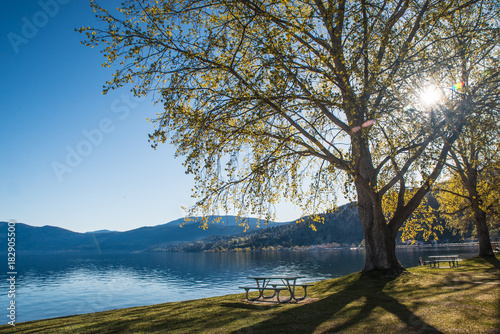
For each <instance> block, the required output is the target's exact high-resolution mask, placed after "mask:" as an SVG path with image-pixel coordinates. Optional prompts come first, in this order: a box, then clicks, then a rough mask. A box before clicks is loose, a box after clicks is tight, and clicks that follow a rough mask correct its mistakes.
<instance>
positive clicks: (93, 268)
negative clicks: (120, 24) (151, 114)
mask: <svg viewBox="0 0 500 334" xmlns="http://www.w3.org/2000/svg"><path fill="white" fill-rule="evenodd" d="M477 253H478V247H477V245H472V246H471V245H469V246H449V247H439V248H438V247H425V248H424V247H411V248H399V249H398V250H397V254H398V259H399V260H400V261H401V263H402V264H403V265H404V266H406V267H412V266H415V265H416V264H417V261H418V258H419V257H420V256H422V257H423V258H424V259H425V258H426V257H427V256H429V255H447V254H460V255H461V256H462V257H464V258H467V257H473V256H476V255H477ZM364 256H365V253H364V250H357V249H340V250H301V251H289V250H287V251H269V252H248V253H142V254H126V255H87V256H85V255H68V254H66V255H62V254H58V255H43V256H42V255H29V256H26V255H24V256H23V255H18V257H17V277H16V297H15V302H16V323H18V322H23V321H29V320H38V319H45V318H53V317H60V316H66V315H72V314H81V313H90V312H98V311H105V310H111V309H117V308H124V307H132V306H142V305H151V304H158V303H165V302H174V301H182V300H190V299H198V298H205V297H213V296H221V295H226V294H233V293H241V292H243V291H242V290H241V289H238V286H241V285H248V284H249V283H250V281H249V280H248V279H247V277H248V276H252V275H273V274H274V275H276V274H292V275H300V276H305V277H306V278H305V279H303V281H304V282H306V281H307V282H314V281H317V280H322V279H328V278H334V277H339V276H343V275H347V274H350V273H353V272H356V271H360V270H361V269H362V268H363V265H364ZM8 290H9V287H8V282H7V281H6V280H2V281H1V282H0V291H4V292H5V293H2V295H3V296H2V304H3V307H2V308H1V309H3V310H6V307H8V303H9V299H8V296H7V292H8ZM4 313H5V314H4V315H2V317H1V321H0V324H6V323H7V321H8V318H7V317H6V316H5V315H6V311H4Z"/></svg>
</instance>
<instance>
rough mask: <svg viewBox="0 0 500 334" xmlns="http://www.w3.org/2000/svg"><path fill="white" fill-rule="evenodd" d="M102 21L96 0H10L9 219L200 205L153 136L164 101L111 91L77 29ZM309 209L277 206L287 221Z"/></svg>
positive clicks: (64, 222)
mask: <svg viewBox="0 0 500 334" xmlns="http://www.w3.org/2000/svg"><path fill="white" fill-rule="evenodd" d="M99 3H100V4H101V5H103V6H105V7H108V8H109V7H112V6H116V4H117V3H118V2H116V1H111V0H107V1H105V0H101V1H100V2H99ZM97 24H99V23H98V22H97V21H96V19H95V17H94V12H93V11H92V9H91V8H90V6H89V3H88V1H82V0H40V1H34V0H30V1H8V2H5V3H3V10H2V12H1V14H0V43H1V47H0V55H1V60H2V62H1V65H0V75H1V79H2V80H1V81H0V92H1V93H0V98H1V113H0V124H1V131H0V143H1V145H0V159H1V161H2V162H1V164H0V220H4V221H8V220H16V221H18V222H22V223H26V224H30V225H34V226H43V225H53V226H59V227H63V228H67V229H70V230H73V231H78V232H85V231H93V230H99V229H110V230H119V231H124V230H130V229H133V228H137V227H140V226H151V225H158V224H163V223H166V222H169V221H171V220H174V219H177V218H179V217H183V216H184V215H185V212H184V211H183V210H182V209H181V206H191V205H192V204H193V203H194V199H192V198H191V197H190V191H191V189H192V187H193V178H192V176H191V175H186V174H185V173H184V168H183V167H182V159H174V157H173V155H174V151H175V148H174V147H172V146H170V145H168V144H164V145H161V146H159V148H158V149H157V150H156V151H155V150H153V149H152V148H151V147H150V144H149V143H148V136H147V135H148V133H151V132H152V131H153V125H152V124H150V123H148V122H147V121H146V118H147V117H153V116H154V114H155V113H156V112H160V111H161V107H160V106H153V104H152V102H151V98H144V99H140V100H135V99H134V98H133V96H132V94H131V93H130V92H129V91H128V90H127V89H122V90H118V91H116V90H115V91H112V92H110V93H108V94H107V95H102V93H101V91H102V86H103V84H104V83H105V81H106V80H108V79H110V78H111V72H112V70H111V69H106V68H103V67H101V66H100V64H101V62H102V60H103V57H102V55H101V53H99V52H98V51H97V50H96V49H91V48H88V47H85V46H83V45H81V44H80V40H81V39H82V37H83V36H82V35H81V34H79V33H77V32H75V31H74V29H75V28H78V27H81V26H96V25H97ZM299 216H300V210H299V209H297V208H295V207H292V206H290V205H286V204H284V205H279V206H277V220H278V221H290V220H293V219H296V218H298V217H299Z"/></svg>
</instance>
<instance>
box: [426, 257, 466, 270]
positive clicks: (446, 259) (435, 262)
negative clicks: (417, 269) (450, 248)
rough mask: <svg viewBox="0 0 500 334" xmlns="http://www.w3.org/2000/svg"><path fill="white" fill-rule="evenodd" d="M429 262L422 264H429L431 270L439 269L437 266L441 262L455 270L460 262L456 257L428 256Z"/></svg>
mask: <svg viewBox="0 0 500 334" xmlns="http://www.w3.org/2000/svg"><path fill="white" fill-rule="evenodd" d="M429 258H430V260H429V261H425V262H424V264H429V266H430V267H431V268H436V267H437V268H439V264H440V263H441V262H448V264H449V266H450V268H455V267H458V262H459V261H462V259H461V258H459V257H458V255H451V256H447V255H443V256H429Z"/></svg>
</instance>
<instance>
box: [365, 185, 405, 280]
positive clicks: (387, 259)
mask: <svg viewBox="0 0 500 334" xmlns="http://www.w3.org/2000/svg"><path fill="white" fill-rule="evenodd" d="M356 190H357V194H358V211H359V218H360V220H361V225H362V227H363V233H364V235H365V251H366V258H365V267H364V268H363V271H384V272H394V273H400V272H401V271H403V270H404V268H403V266H402V265H401V264H400V263H399V261H398V259H397V258H396V240H395V239H396V235H395V233H393V231H392V230H391V229H390V228H389V226H388V225H387V223H386V220H385V217H384V215H383V212H382V205H381V203H376V202H374V200H373V198H372V197H371V196H370V194H369V193H368V191H367V190H365V189H364V188H363V186H361V185H359V184H358V183H356Z"/></svg>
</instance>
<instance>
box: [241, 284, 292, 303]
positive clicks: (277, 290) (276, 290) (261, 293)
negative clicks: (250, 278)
mask: <svg viewBox="0 0 500 334" xmlns="http://www.w3.org/2000/svg"><path fill="white" fill-rule="evenodd" d="M239 289H245V292H246V297H247V300H249V301H253V300H258V299H260V298H266V299H269V298H273V297H274V296H276V297H277V298H278V302H280V303H282V301H280V292H281V291H283V290H288V288H287V287H286V286H282V287H277V286H273V287H265V288H264V287H259V286H240V287H239ZM250 290H258V291H259V296H258V297H256V298H250V296H248V293H249V292H250ZM265 290H271V291H274V293H273V295H272V296H264V291H265ZM283 302H285V301H283Z"/></svg>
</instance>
